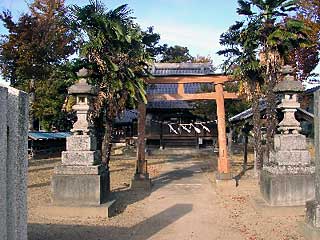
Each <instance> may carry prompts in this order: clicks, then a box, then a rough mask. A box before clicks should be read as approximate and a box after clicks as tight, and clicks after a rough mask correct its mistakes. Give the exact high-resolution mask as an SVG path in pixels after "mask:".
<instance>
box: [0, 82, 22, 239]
mask: <svg viewBox="0 0 320 240" xmlns="http://www.w3.org/2000/svg"><path fill="white" fill-rule="evenodd" d="M27 149H28V95H27V94H26V93H24V92H21V91H18V90H16V89H14V88H11V87H6V86H2V85H0V239H1V240H26V239H27V170H28V162H27V153H28V152H27Z"/></svg>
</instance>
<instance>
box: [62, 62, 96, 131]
mask: <svg viewBox="0 0 320 240" xmlns="http://www.w3.org/2000/svg"><path fill="white" fill-rule="evenodd" d="M77 76H78V77H79V78H80V79H79V82H78V83H76V84H74V85H72V86H71V87H70V88H69V89H68V93H69V95H73V96H75V98H76V104H75V105H74V106H73V107H72V109H73V110H74V111H76V113H77V121H76V122H75V123H74V125H73V128H72V130H71V132H73V133H74V134H76V135H89V134H90V133H92V130H93V129H94V126H93V124H92V121H91V120H90V119H89V112H90V110H92V99H93V98H94V97H95V96H97V94H98V89H97V88H96V87H93V86H91V85H89V84H88V83H87V77H88V70H87V69H85V68H82V69H81V70H80V71H79V72H78V73H77Z"/></svg>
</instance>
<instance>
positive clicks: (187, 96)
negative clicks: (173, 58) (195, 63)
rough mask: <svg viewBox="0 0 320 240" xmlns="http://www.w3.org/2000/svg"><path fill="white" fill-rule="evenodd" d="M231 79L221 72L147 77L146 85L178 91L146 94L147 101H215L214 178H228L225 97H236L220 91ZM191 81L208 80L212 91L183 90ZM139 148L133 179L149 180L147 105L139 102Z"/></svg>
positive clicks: (234, 94) (229, 173)
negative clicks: (173, 87) (216, 147)
mask: <svg viewBox="0 0 320 240" xmlns="http://www.w3.org/2000/svg"><path fill="white" fill-rule="evenodd" d="M228 81H232V79H231V78H230V77H228V76H226V75H222V74H210V75H198V76H194V75H191V76H190V75H184V76H156V77H155V78H152V79H147V83H148V84H177V85H178V90H177V93H176V94H148V95H147V99H148V101H155V100H166V101H175V100H184V101H193V100H215V101H216V104H217V116H218V143H219V159H218V173H217V179H221V180H223V179H231V172H230V163H229V158H228V153H227V139H226V121H225V106H224V100H225V99H237V98H238V96H237V94H236V93H233V92H226V91H224V90H223V85H224V83H225V82H228ZM190 83H211V84H214V89H215V91H213V92H208V93H185V91H184V84H190ZM138 112H139V115H138V147H137V163H136V174H135V178H134V179H135V180H148V181H150V180H149V175H148V167H147V161H146V159H145V119H146V105H145V104H144V103H140V104H139V106H138Z"/></svg>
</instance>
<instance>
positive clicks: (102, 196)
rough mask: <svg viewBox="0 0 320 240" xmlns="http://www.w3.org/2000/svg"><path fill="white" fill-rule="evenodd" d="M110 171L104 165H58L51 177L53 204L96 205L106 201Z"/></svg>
mask: <svg viewBox="0 0 320 240" xmlns="http://www.w3.org/2000/svg"><path fill="white" fill-rule="evenodd" d="M109 192H110V173H109V171H108V170H106V169H105V168H104V166H60V167H57V168H56V169H55V174H54V175H53V177H52V193H53V194H52V196H53V197H52V200H53V204H55V205H63V206H75V205H78V206H80V205H81V206H98V205H100V204H103V203H105V202H107V197H108V194H109Z"/></svg>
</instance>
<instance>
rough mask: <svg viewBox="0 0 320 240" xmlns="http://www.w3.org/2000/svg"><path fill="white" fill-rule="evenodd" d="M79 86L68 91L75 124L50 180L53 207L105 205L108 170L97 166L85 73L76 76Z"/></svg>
mask: <svg viewBox="0 0 320 240" xmlns="http://www.w3.org/2000/svg"><path fill="white" fill-rule="evenodd" d="M78 77H79V78H80V80H79V82H78V83H76V84H75V85H73V86H71V87H70V88H69V89H68V93H69V94H71V95H73V96H75V98H76V104H75V105H74V106H73V110H75V111H76V113H77V121H76V122H75V123H74V125H73V129H72V130H71V132H72V136H70V137H68V138H67V149H66V150H67V151H64V152H62V164H61V166H58V167H56V168H55V170H54V175H53V177H52V193H53V196H52V198H53V203H54V204H55V205H62V206H77V205H78V206H99V205H100V204H103V203H105V202H106V201H107V196H108V193H109V190H110V179H109V178H110V177H109V169H108V167H107V166H105V165H103V164H102V163H101V153H100V150H98V149H97V139H96V136H95V129H94V125H93V123H92V121H91V119H90V116H89V113H90V111H91V110H92V100H93V98H94V97H95V96H96V95H97V89H96V88H95V87H92V86H90V85H89V84H88V83H87V77H88V73H87V70H86V69H81V70H80V71H79V72H78Z"/></svg>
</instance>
